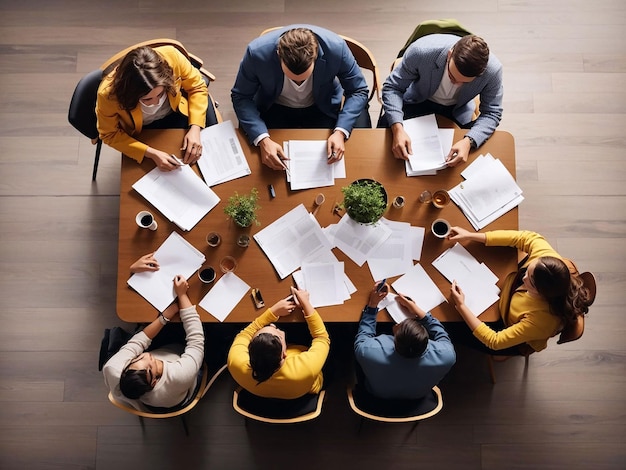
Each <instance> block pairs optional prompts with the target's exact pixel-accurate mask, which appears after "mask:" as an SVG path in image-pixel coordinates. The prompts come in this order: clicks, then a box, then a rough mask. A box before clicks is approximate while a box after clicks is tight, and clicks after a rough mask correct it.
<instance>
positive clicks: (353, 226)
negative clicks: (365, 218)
mask: <svg viewBox="0 0 626 470" xmlns="http://www.w3.org/2000/svg"><path fill="white" fill-rule="evenodd" d="M325 233H326V235H327V236H329V237H332V239H333V245H334V246H336V247H337V248H339V249H340V250H341V251H343V252H344V253H345V254H346V256H348V257H349V258H350V259H351V260H352V261H354V262H355V263H356V264H357V265H359V266H363V263H365V261H366V260H367V259H368V257H369V256H370V255H371V253H372V252H373V251H374V250H376V249H377V248H378V247H379V246H381V245H382V244H383V243H384V242H385V241H386V240H387V239H388V238H389V237H390V236H391V229H390V228H389V227H388V226H387V225H385V224H382V223H376V224H368V225H364V224H360V223H358V222H356V221H354V220H352V219H351V218H350V217H349V216H348V215H347V214H344V216H343V217H342V218H341V220H340V221H339V223H338V224H337V226H336V227H333V229H332V230H331V231H326V232H325Z"/></svg>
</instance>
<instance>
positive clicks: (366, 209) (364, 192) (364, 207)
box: [341, 179, 387, 224]
mask: <svg viewBox="0 0 626 470" xmlns="http://www.w3.org/2000/svg"><path fill="white" fill-rule="evenodd" d="M341 192H342V193H343V202H342V204H341V205H342V207H343V208H344V209H345V210H346V212H347V213H348V215H349V216H350V217H351V218H352V219H354V220H355V221H357V222H360V223H362V224H371V223H374V222H377V221H378V220H379V219H380V218H381V217H382V216H383V213H384V212H385V209H387V192H386V191H385V188H383V185H382V184H380V183H379V182H378V181H374V180H370V179H361V180H357V181H354V182H353V183H352V184H351V185H350V186H346V187H343V188H341Z"/></svg>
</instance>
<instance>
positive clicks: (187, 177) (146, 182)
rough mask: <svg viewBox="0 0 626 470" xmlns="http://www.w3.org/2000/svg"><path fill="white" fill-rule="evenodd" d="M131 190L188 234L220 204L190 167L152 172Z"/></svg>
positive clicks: (217, 198)
mask: <svg viewBox="0 0 626 470" xmlns="http://www.w3.org/2000/svg"><path fill="white" fill-rule="evenodd" d="M133 189H135V191H137V192H138V193H139V194H141V195H142V196H143V197H144V198H146V199H147V200H148V202H149V203H150V204H152V205H153V206H154V207H155V208H156V209H157V210H159V211H160V212H161V213H162V214H163V215H164V216H165V217H166V218H167V219H168V220H170V221H171V222H174V223H175V224H176V225H178V226H179V227H180V228H181V229H183V230H191V229H192V228H193V227H194V226H195V225H196V224H197V223H198V222H200V220H202V218H203V217H204V216H205V215H206V214H208V212H209V211H210V210H211V209H213V208H214V207H215V206H216V205H217V203H218V202H220V198H219V197H218V196H217V194H215V193H214V192H213V190H212V189H211V188H209V187H208V186H207V185H206V183H205V182H204V181H202V178H200V177H199V176H198V175H197V174H196V173H195V172H194V171H193V170H192V169H191V168H190V167H189V165H183V166H180V167H178V168H176V169H174V170H172V171H161V170H159V169H158V168H155V169H153V170H152V171H150V172H149V173H147V174H146V175H144V176H143V177H142V178H140V179H139V181H137V182H136V183H135V184H133Z"/></svg>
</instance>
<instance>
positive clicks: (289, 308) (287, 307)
mask: <svg viewBox="0 0 626 470" xmlns="http://www.w3.org/2000/svg"><path fill="white" fill-rule="evenodd" d="M295 308H296V303H295V302H294V301H293V299H292V298H291V297H287V298H286V299H282V300H279V301H278V302H276V303H275V304H274V305H272V306H271V307H270V310H271V311H272V313H273V314H274V315H276V316H277V317H284V316H286V315H289V314H291V313H292V312H293V311H294V309H295Z"/></svg>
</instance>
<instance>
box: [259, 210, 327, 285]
mask: <svg viewBox="0 0 626 470" xmlns="http://www.w3.org/2000/svg"><path fill="white" fill-rule="evenodd" d="M254 239H255V240H256V241H257V243H258V244H259V246H260V247H261V249H262V250H263V251H264V252H265V255H266V256H267V257H268V258H269V260H270V262H271V263H272V265H273V266H274V269H276V272H277V273H278V275H279V276H280V278H281V279H284V278H285V277H287V276H288V275H289V274H291V273H292V272H293V271H295V270H296V269H298V268H299V267H300V266H301V265H302V261H303V260H304V259H306V258H307V257H310V256H315V255H316V254H317V253H318V252H320V251H330V250H331V248H332V246H331V244H330V243H329V242H328V238H326V235H324V233H323V232H322V228H321V227H320V226H319V223H317V221H316V220H315V217H311V214H310V213H309V212H308V211H307V210H306V209H305V207H304V205H302V204H300V205H298V206H296V207H294V208H293V209H292V210H290V211H289V212H287V213H286V214H285V215H283V216H282V217H280V218H279V219H277V220H276V221H274V222H273V223H271V224H270V225H268V226H267V227H265V228H264V229H262V230H261V231H259V232H257V233H256V234H255V235H254Z"/></svg>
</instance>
